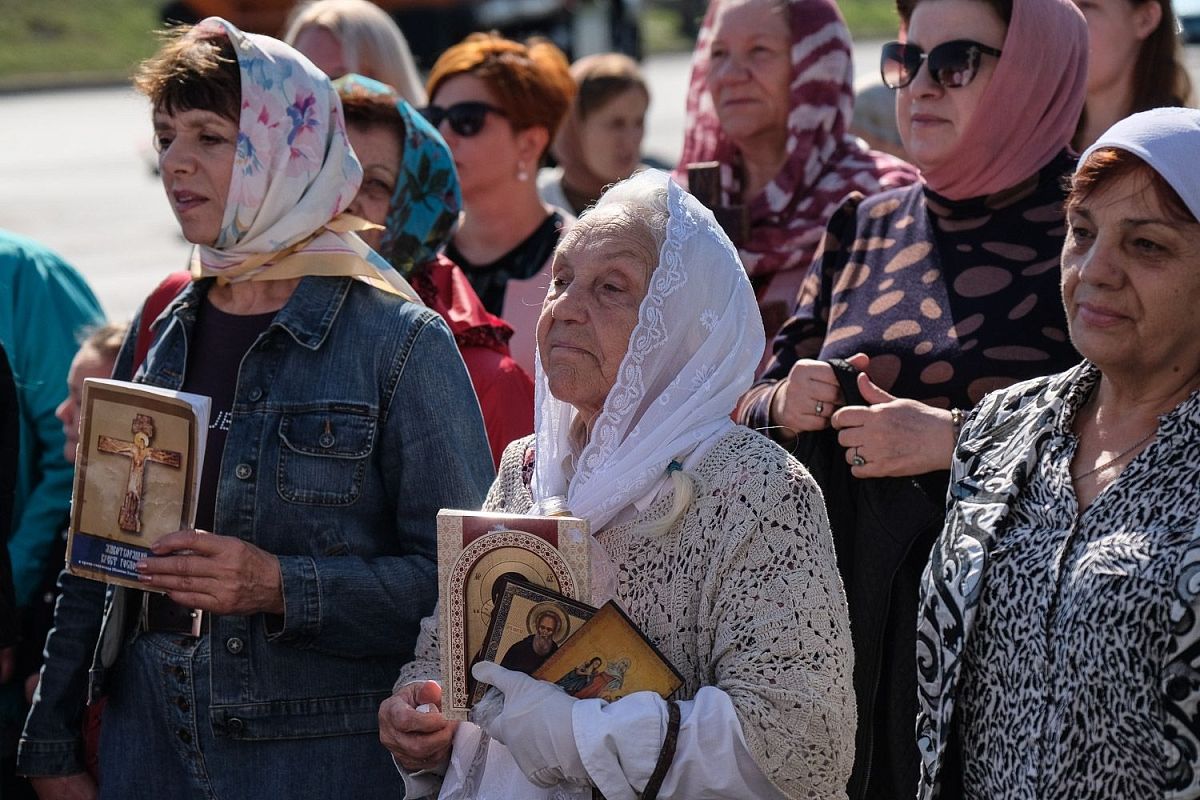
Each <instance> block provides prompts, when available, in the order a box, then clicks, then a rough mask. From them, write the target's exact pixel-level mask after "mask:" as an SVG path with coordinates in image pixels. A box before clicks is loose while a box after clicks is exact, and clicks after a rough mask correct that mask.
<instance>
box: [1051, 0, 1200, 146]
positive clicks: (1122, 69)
mask: <svg viewBox="0 0 1200 800" xmlns="http://www.w3.org/2000/svg"><path fill="white" fill-rule="evenodd" d="M1075 1H1076V5H1078V6H1079V10H1080V11H1082V12H1083V16H1084V18H1085V19H1086V20H1087V24H1088V40H1089V41H1090V43H1091V46H1090V48H1089V60H1088V82H1087V102H1086V103H1085V104H1084V107H1083V115H1082V116H1081V117H1080V118H1079V128H1078V129H1077V130H1076V131H1075V140H1074V145H1075V149H1076V150H1077V151H1080V152H1082V151H1083V150H1085V149H1087V147H1088V146H1090V145H1091V143H1092V142H1094V141H1095V140H1096V137H1098V136H1099V135H1100V134H1101V133H1103V132H1104V131H1106V130H1108V128H1109V127H1110V126H1111V125H1112V124H1113V123H1115V122H1116V121H1117V120H1119V119H1124V118H1125V117H1127V116H1129V115H1130V114H1133V113H1135V112H1138V111H1146V110H1147V109H1151V108H1161V107H1162V106H1183V105H1187V104H1189V103H1190V102H1192V81H1191V78H1189V77H1188V72H1187V65H1186V64H1184V62H1183V48H1182V47H1181V46H1180V42H1179V35H1178V34H1177V33H1176V31H1175V25H1176V22H1175V11H1174V9H1173V8H1172V7H1171V0H1075Z"/></svg>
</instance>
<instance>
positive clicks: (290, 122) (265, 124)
mask: <svg viewBox="0 0 1200 800" xmlns="http://www.w3.org/2000/svg"><path fill="white" fill-rule="evenodd" d="M187 35H188V36H189V37H192V38H198V39H206V38H212V37H214V36H223V37H226V38H228V39H229V41H230V42H231V43H232V45H233V49H234V52H235V53H236V55H237V60H238V69H239V71H240V72H241V78H242V81H241V83H242V87H241V88H242V109H241V118H240V119H239V121H238V138H237V154H236V155H235V157H234V162H233V178H232V180H231V181H230V184H229V196H228V198H227V199H226V201H225V216H224V218H223V220H222V223H221V231H220V233H219V234H218V236H217V241H216V243H215V244H214V245H213V246H211V247H209V246H206V245H197V246H196V248H195V250H194V251H193V253H192V264H191V269H192V276H193V277H195V278H199V277H207V276H216V277H217V278H220V279H221V280H224V281H228V282H230V283H238V282H241V281H250V280H284V279H288V278H297V277H301V276H303V275H345V276H353V277H355V278H357V279H358V280H360V281H363V282H364V283H367V284H370V285H371V286H374V287H376V288H378V289H381V290H383V291H387V292H390V293H392V294H398V295H401V296H402V297H404V298H406V299H409V300H414V301H416V302H420V300H418V299H417V294H416V292H414V291H413V290H412V287H410V286H409V285H408V283H407V282H406V281H405V280H404V279H403V278H402V277H400V275H399V274H397V273H396V271H395V270H393V269H392V268H391V267H390V266H389V265H388V264H387V262H385V261H384V260H383V259H382V258H380V257H379V256H378V255H377V254H376V253H375V252H374V251H372V250H371V248H369V247H367V245H366V244H364V243H363V241H362V240H361V239H360V238H358V236H356V235H355V234H354V233H353V231H358V230H365V229H366V228H367V227H369V226H370V223H368V222H366V221H364V220H361V219H359V218H357V217H354V216H351V215H349V214H344V213H342V212H343V211H344V210H345V209H346V207H347V206H349V205H350V202H351V201H352V200H353V199H354V196H355V194H356V193H357V192H358V186H359V183H360V182H361V181H362V167H361V166H360V165H359V163H358V159H357V158H356V157H355V155H354V151H353V150H351V149H350V142H349V140H348V139H347V138H346V123H345V118H344V117H343V115H342V103H341V100H339V99H338V95H337V92H336V91H334V89H333V86H332V84H330V82H329V79H328V78H327V77H325V74H324V73H322V72H321V71H320V70H318V69H317V68H316V67H315V66H313V64H312V62H310V61H309V60H308V59H307V58H305V57H304V56H303V55H301V54H300V53H299V52H297V51H296V50H294V49H292V48H291V47H289V46H288V45H286V44H284V43H283V42H280V41H278V40H276V39H272V38H270V37H268V36H259V35H256V34H247V33H243V32H242V31H240V30H238V29H237V28H236V27H235V26H234V25H232V24H231V23H229V22H227V21H225V20H223V19H221V18H220V17H209V18H208V19H206V20H204V21H203V22H201V23H199V24H198V25H196V26H195V27H194V28H193V29H192V30H191V31H190V32H189V33H188V34H187Z"/></svg>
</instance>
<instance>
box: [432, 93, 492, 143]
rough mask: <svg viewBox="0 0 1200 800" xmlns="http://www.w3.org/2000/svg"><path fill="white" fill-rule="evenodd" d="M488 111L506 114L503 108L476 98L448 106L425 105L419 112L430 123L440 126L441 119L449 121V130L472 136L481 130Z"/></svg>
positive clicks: (460, 134)
mask: <svg viewBox="0 0 1200 800" xmlns="http://www.w3.org/2000/svg"><path fill="white" fill-rule="evenodd" d="M489 111H490V112H491V113H493V114H498V115H500V116H502V117H504V116H507V114H505V113H504V109H502V108H497V107H496V106H494V105H492V104H490V103H484V102H480V101H478V100H468V101H467V102H464V103H455V104H454V105H452V106H450V107H449V108H443V107H442V106H425V107H424V108H422V109H421V113H422V114H423V115H424V116H425V119H427V120H429V124H430V125H432V126H433V127H435V128H437V127H440V126H441V124H442V120H445V121H447V122H449V123H450V130H452V131H454V132H455V133H457V134H458V135H459V136H474V135H475V134H477V133H479V132H480V131H481V130H483V126H484V124H485V123H486V122H487V115H488V112H489Z"/></svg>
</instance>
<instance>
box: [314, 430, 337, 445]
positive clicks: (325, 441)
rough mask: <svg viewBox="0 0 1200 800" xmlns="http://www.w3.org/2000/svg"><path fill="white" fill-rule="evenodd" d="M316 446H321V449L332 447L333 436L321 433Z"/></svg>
mask: <svg viewBox="0 0 1200 800" xmlns="http://www.w3.org/2000/svg"><path fill="white" fill-rule="evenodd" d="M317 444H319V445H321V447H333V434H332V433H322V434H321V438H319V439H317Z"/></svg>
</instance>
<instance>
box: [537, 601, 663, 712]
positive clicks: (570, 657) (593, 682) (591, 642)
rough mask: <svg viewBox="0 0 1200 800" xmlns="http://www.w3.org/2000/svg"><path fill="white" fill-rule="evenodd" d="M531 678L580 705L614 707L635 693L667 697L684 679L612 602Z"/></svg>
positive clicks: (605, 605)
mask: <svg viewBox="0 0 1200 800" xmlns="http://www.w3.org/2000/svg"><path fill="white" fill-rule="evenodd" d="M533 677H535V678H539V679H541V680H544V681H551V682H552V683H555V684H557V685H558V686H561V687H562V688H563V690H564V691H566V693H567V694H569V695H571V696H572V697H575V698H578V699H580V700H588V699H591V698H596V697H598V698H600V699H602V700H607V701H608V702H610V703H611V702H613V701H614V700H620V699H621V698H622V697H624V696H625V695H628V694H632V693H634V692H644V691H650V692H657V693H658V694H659V695H661V696H662V697H669V696H670V695H671V694H672V693H674V692H675V690H676V689H678V688H679V687H680V686H682V685H683V678H682V676H680V674H679V673H678V672H677V671H676V670H675V668H674V667H673V666H671V663H670V662H669V661H667V659H666V658H665V657H664V656H663V655H662V653H660V652H659V651H658V648H657V647H655V646H654V643H653V642H652V641H650V639H649V638H647V637H646V635H645V634H644V633H642V631H641V630H640V629H639V628H638V627H637V625H635V624H634V623H633V621H632V620H631V619H629V617H628V616H627V615H626V614H625V612H624V611H622V610H621V607H620V606H618V605H617V604H616V602H614V601H612V600H610V601H608V602H607V603H605V604H604V605H603V606H601V607H600V610H599V611H597V612H596V613H594V614H592V615H591V617H590V618H589V619H588V621H587V622H585V623H584V624H583V627H581V628H580V629H579V630H578V631H576V632H575V633H574V634H573V635H572V636H571V637H570V638H569V639H567V640H566V641H565V642H563V643H562V645H561V646H559V647H558V648H557V649H556V650H555V652H554V654H553V655H551V656H549V657H548V658H547V659H546V660H545V662H544V663H543V664H542V665H541V666H540V667H538V668H537V669H536V670H534V672H533Z"/></svg>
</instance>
